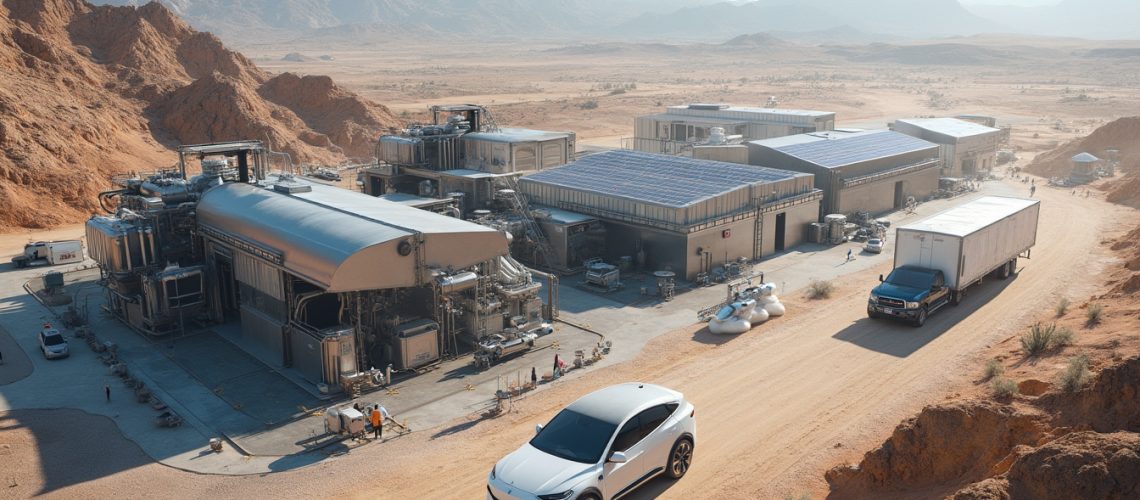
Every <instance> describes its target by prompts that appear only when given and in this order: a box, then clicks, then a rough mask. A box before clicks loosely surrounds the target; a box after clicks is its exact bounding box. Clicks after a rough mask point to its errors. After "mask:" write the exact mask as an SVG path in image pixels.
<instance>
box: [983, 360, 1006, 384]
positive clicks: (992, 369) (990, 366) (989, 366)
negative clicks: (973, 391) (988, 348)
mask: <svg viewBox="0 0 1140 500" xmlns="http://www.w3.org/2000/svg"><path fill="white" fill-rule="evenodd" d="M1004 373H1005V366H1002V364H1001V361H998V360H997V358H994V359H991V360H989V361H988V362H986V375H985V376H986V380H993V379H994V378H996V377H1000V376H1002V374H1004Z"/></svg>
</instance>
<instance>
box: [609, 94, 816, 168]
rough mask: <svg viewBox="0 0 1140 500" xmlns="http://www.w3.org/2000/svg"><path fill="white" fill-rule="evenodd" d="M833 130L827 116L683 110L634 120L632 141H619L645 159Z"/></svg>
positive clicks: (726, 108) (699, 107) (717, 107)
mask: <svg viewBox="0 0 1140 500" xmlns="http://www.w3.org/2000/svg"><path fill="white" fill-rule="evenodd" d="M834 128H835V113H831V112H826V111H805V110H796V109H777V108H752V107H742V106H731V105H729V104H687V105H681V106H669V107H667V108H665V112H664V113H659V114H654V115H647V116H640V117H638V118H637V119H635V120H634V136H633V137H632V138H630V139H625V140H623V144H622V147H623V148H625V149H633V150H637V151H644V152H647V153H661V154H689V153H690V152H691V150H692V149H693V148H694V147H695V146H700V145H710V144H711V145H720V144H724V143H725V142H736V143H737V144H739V143H740V142H741V141H751V140H759V139H769V138H772V137H783V136H786V135H795V134H806V133H808V132H818V131H823V130H833V129H834ZM714 129H716V130H714ZM690 156H691V154H690Z"/></svg>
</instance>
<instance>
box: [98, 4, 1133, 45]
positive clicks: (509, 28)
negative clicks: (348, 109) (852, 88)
mask: <svg viewBox="0 0 1140 500" xmlns="http://www.w3.org/2000/svg"><path fill="white" fill-rule="evenodd" d="M147 1H149V0H97V3H105V4H115V5H142V4H145V3H146V2H147ZM159 1H161V2H162V3H164V4H165V5H167V6H168V7H169V8H170V9H171V10H173V11H174V12H176V13H177V14H179V15H180V16H182V17H183V18H185V19H187V20H188V21H189V22H190V23H191V24H192V25H194V26H195V27H196V28H198V29H201V30H205V31H210V32H213V33H217V34H219V35H221V36H222V37H223V38H225V39H231V38H232V39H234V40H244V39H246V38H248V37H250V36H251V35H250V33H251V32H252V31H257V32H258V36H259V37H261V39H262V40H264V38H265V37H266V36H270V34H272V36H275V37H279V38H284V39H288V38H297V37H305V36H310V35H314V34H319V35H323V36H328V35H330V34H335V33H338V32H344V34H345V36H354V37H358V36H360V34H361V33H364V34H366V35H370V36H377V37H379V36H417V37H424V38H428V37H448V36H451V37H456V36H458V37H466V36H472V35H475V36H480V37H489V38H511V37H528V38H535V37H539V38H569V39H574V38H580V37H582V36H585V35H589V36H593V37H599V36H600V37H605V38H607V39H610V40H621V39H631V38H638V39H654V40H657V41H664V42H669V41H693V40H700V41H711V40H714V39H720V40H724V39H728V38H732V37H734V36H737V35H741V34H750V33H755V32H757V31H775V32H793V33H794V32H816V31H826V30H832V29H836V28H843V29H847V30H854V32H856V33H858V34H859V38H862V37H865V36H866V35H868V34H874V35H877V36H878V37H879V38H880V39H879V40H877V41H886V40H889V39H890V38H891V37H895V36H906V37H916V38H929V37H941V36H961V35H974V34H980V33H1018V34H1032V35H1041V36H1068V37H1084V38H1096V39H1105V38H1135V37H1136V36H1137V34H1138V33H1137V31H1136V28H1135V23H1134V20H1135V19H1138V18H1140V2H1136V1H1134V0H1063V1H1061V2H1060V3H1058V4H1056V5H1045V6H1038V7H1017V6H1003V5H997V6H995V5H969V6H964V5H963V4H961V3H960V2H959V1H958V0H921V1H915V0H860V1H851V0H817V1H813V2H803V1H797V0H751V1H718V0H656V1H653V0H564V1H558V2H551V1H549V0H438V1H433V2H430V3H424V2H418V1H414V0H243V1H240V2H233V1H226V0H159Z"/></svg>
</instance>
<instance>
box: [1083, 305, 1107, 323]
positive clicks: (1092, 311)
mask: <svg viewBox="0 0 1140 500" xmlns="http://www.w3.org/2000/svg"><path fill="white" fill-rule="evenodd" d="M1103 314H1104V306H1102V305H1100V304H1089V308H1088V310H1087V311H1085V326H1087V327H1090V328H1091V327H1094V326H1096V325H1098V324H1100V318H1101V316H1102V315H1103Z"/></svg>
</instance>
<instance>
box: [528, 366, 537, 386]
mask: <svg viewBox="0 0 1140 500" xmlns="http://www.w3.org/2000/svg"><path fill="white" fill-rule="evenodd" d="M530 385H533V386H535V387H538V372H536V371H535V370H534V367H533V366H532V367H530Z"/></svg>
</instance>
